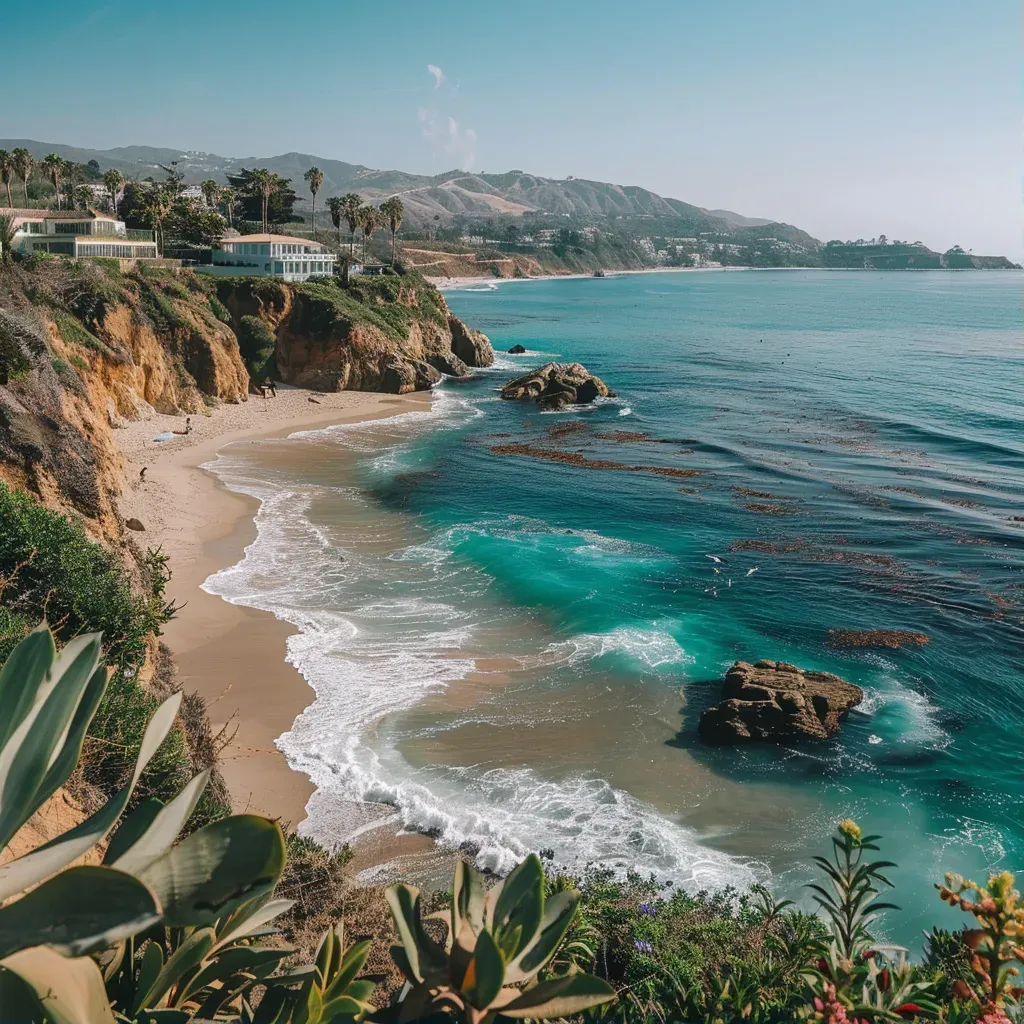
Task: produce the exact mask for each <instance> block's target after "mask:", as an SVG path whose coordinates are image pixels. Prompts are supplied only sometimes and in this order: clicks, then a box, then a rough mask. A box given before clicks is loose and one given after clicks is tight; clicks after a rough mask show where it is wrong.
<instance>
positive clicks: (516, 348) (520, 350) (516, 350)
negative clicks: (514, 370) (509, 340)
mask: <svg viewBox="0 0 1024 1024" xmlns="http://www.w3.org/2000/svg"><path fill="white" fill-rule="evenodd" d="M525 352H526V347H525V346H524V345H513V346H512V347H511V348H510V349H509V350H508V354H509V355H510V356H521V355H523V354H524V353H525Z"/></svg>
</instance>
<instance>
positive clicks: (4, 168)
mask: <svg viewBox="0 0 1024 1024" xmlns="http://www.w3.org/2000/svg"><path fill="white" fill-rule="evenodd" d="M13 176H14V157H13V156H12V155H11V154H10V153H8V152H7V150H6V149H0V183H3V184H4V185H5V186H6V187H7V205H8V206H14V200H13V199H12V198H11V178H12V177H13Z"/></svg>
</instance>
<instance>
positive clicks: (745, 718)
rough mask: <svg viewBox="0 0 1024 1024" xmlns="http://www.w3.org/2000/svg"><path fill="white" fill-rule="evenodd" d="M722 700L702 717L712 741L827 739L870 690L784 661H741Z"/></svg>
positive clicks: (705, 735) (727, 680) (730, 675)
mask: <svg viewBox="0 0 1024 1024" xmlns="http://www.w3.org/2000/svg"><path fill="white" fill-rule="evenodd" d="M722 696H723V697H724V698H725V699H724V700H723V701H722V702H721V703H720V704H716V705H714V706H713V707H710V708H708V709H707V710H706V711H705V712H704V714H703V715H702V716H701V719H700V729H699V732H700V737H701V739H702V740H704V741H705V742H706V743H717V744H725V743H749V742H752V741H755V740H768V741H772V742H775V743H784V742H792V741H796V740H825V739H828V738H829V737H830V736H834V735H835V734H836V733H837V732H838V731H839V724H840V722H841V721H842V720H843V718H844V717H845V716H846V714H847V712H848V711H849V710H850V709H851V708H854V707H856V706H857V705H858V704H859V703H860V702H861V701H862V700H863V699H864V692H863V691H862V690H861V688H860V687H859V686H854V685H853V684H852V683H848V682H846V680H845V679H840V678H839V676H834V675H832V674H831V673H830V672H805V671H803V669H799V668H797V667H796V666H795V665H789V664H787V663H786V662H784V661H759V662H757V663H756V664H754V665H751V664H749V663H748V662H746V661H737V662H736V664H735V665H733V666H732V668H730V669H729V671H728V672H726V674H725V681H724V683H723V685H722Z"/></svg>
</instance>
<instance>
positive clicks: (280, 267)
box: [274, 260, 284, 274]
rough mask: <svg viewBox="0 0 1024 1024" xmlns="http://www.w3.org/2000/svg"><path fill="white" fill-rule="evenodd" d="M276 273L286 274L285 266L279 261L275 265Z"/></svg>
mask: <svg viewBox="0 0 1024 1024" xmlns="http://www.w3.org/2000/svg"><path fill="white" fill-rule="evenodd" d="M274 273H275V274H283V273H284V264H283V263H282V262H281V261H280V260H278V261H277V262H275V263H274Z"/></svg>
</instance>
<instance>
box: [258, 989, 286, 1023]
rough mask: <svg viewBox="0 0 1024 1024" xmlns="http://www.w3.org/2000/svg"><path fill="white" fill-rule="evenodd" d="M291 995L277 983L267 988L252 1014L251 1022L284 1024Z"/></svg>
mask: <svg viewBox="0 0 1024 1024" xmlns="http://www.w3.org/2000/svg"><path fill="white" fill-rule="evenodd" d="M291 997H292V993H291V992H289V991H288V990H287V989H284V988H281V987H280V986H279V985H275V986H274V987H273V988H271V989H268V990H267V992H266V994H265V995H264V996H263V998H262V999H261V1000H260V1005H259V1006H258V1007H257V1008H256V1012H255V1013H254V1014H253V1018H252V1024H284V1022H285V1021H287V1020H288V1009H289V1003H290V1002H291Z"/></svg>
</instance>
